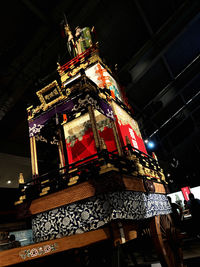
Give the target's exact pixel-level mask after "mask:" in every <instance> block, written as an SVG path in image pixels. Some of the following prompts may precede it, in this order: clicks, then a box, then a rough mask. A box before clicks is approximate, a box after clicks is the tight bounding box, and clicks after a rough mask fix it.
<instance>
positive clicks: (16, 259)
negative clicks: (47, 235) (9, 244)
mask: <svg viewBox="0 0 200 267" xmlns="http://www.w3.org/2000/svg"><path fill="white" fill-rule="evenodd" d="M109 238H110V231H109V229H108V228H103V229H98V230H95V231H91V232H87V233H83V234H77V235H72V236H66V237H63V238H58V239H55V240H49V241H45V242H40V243H37V244H33V245H29V246H24V247H19V248H13V249H9V250H5V251H0V266H1V267H3V266H10V265H13V264H17V263H22V262H24V261H30V260H33V259H37V258H41V257H45V256H49V255H51V254H54V253H58V252H62V251H66V250H69V249H73V248H81V247H85V246H89V245H91V244H94V243H96V242H100V241H103V240H107V239H109Z"/></svg>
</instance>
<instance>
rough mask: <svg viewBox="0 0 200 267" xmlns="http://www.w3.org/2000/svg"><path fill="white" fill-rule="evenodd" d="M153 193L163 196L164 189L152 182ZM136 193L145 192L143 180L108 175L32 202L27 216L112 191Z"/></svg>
mask: <svg viewBox="0 0 200 267" xmlns="http://www.w3.org/2000/svg"><path fill="white" fill-rule="evenodd" d="M153 184H154V188H155V193H160V194H165V193H166V192H165V187H164V185H163V184H161V183H156V182H154V183H153ZM121 190H129V191H137V192H146V189H145V186H144V183H143V180H142V179H140V178H136V177H131V176H127V175H123V176H121V175H119V174H118V175H116V174H115V176H114V177H113V175H110V177H108V176H106V177H101V178H100V179H97V180H91V181H87V182H83V183H81V184H78V185H74V186H72V187H69V188H66V189H64V190H61V191H59V192H56V193H52V194H49V195H47V196H43V197H41V198H38V199H36V200H33V201H32V203H31V205H30V207H29V214H30V215H34V214H38V213H41V212H45V211H47V210H51V209H55V208H58V207H61V206H64V205H67V204H70V203H73V202H76V201H80V200H83V199H87V198H89V197H93V196H95V195H97V194H101V193H106V192H112V191H121Z"/></svg>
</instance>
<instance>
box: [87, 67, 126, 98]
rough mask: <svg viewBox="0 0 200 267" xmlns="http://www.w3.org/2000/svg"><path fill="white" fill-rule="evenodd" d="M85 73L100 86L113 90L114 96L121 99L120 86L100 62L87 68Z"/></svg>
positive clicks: (112, 94)
mask: <svg viewBox="0 0 200 267" xmlns="http://www.w3.org/2000/svg"><path fill="white" fill-rule="evenodd" d="M85 74H86V75H87V77H88V78H89V79H90V80H92V81H93V82H94V83H95V84H96V85H97V86H98V87H99V88H102V89H103V88H107V89H110V91H111V96H112V97H113V98H116V97H117V98H118V99H120V100H121V101H122V99H121V94H120V90H119V86H118V84H117V83H116V81H115V79H114V78H113V77H112V76H111V75H110V73H109V72H108V71H107V70H106V69H105V68H104V67H103V66H102V65H101V64H100V63H97V64H95V65H94V66H92V67H90V68H88V69H86V71H85Z"/></svg>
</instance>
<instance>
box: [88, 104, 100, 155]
mask: <svg viewBox="0 0 200 267" xmlns="http://www.w3.org/2000/svg"><path fill="white" fill-rule="evenodd" d="M88 113H89V117H90V121H91V126H92V131H93V134H94V141H95V145H96V148H97V152H99V151H100V150H101V140H100V136H99V132H98V129H97V124H96V119H95V115H94V109H93V107H92V106H88Z"/></svg>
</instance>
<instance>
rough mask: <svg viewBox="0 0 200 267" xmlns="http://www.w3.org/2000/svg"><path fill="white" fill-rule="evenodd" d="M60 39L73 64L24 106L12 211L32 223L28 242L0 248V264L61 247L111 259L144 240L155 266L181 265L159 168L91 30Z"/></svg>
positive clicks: (61, 67) (61, 68)
mask: <svg viewBox="0 0 200 267" xmlns="http://www.w3.org/2000/svg"><path fill="white" fill-rule="evenodd" d="M65 33H66V36H67V38H68V42H67V47H68V50H69V52H70V55H71V57H72V59H71V60H70V61H69V62H67V63H66V64H64V65H61V64H59V63H58V64H57V66H58V68H57V70H58V73H59V77H60V79H59V80H54V81H52V82H51V83H50V84H48V85H46V86H45V87H44V88H42V89H40V90H38V91H37V92H36V95H37V97H38V105H37V106H30V107H28V109H27V113H28V125H29V137H30V148H31V164H32V179H31V180H30V181H28V182H24V180H23V177H21V178H20V180H19V199H18V200H17V201H16V203H15V205H16V208H17V210H18V212H19V215H20V216H21V217H24V218H29V219H30V218H31V224H32V232H33V239H34V243H33V244H31V245H28V246H25V247H18V248H13V249H9V250H5V251H1V252H0V261H1V266H9V265H12V264H16V263H23V262H25V261H31V260H34V259H37V258H40V257H44V256H45V257H47V256H49V255H52V254H55V253H59V252H62V251H69V250H70V251H73V250H74V251H76V253H74V257H80V255H79V254H78V253H77V251H78V250H79V249H82V248H87V251H90V247H92V246H94V244H102V242H104V243H103V244H104V246H107V247H109V249H108V255H109V253H110V257H114V256H111V255H115V253H114V254H113V251H115V252H116V251H117V252H116V253H117V256H116V257H118V258H119V255H120V254H119V250H120V248H123V246H125V245H126V247H131V244H132V241H133V240H135V239H137V238H139V237H141V236H144V235H147V236H148V237H149V238H150V239H151V240H152V242H153V243H154V245H155V249H156V251H157V253H158V256H159V259H160V262H161V263H162V266H168V267H175V266H176V267H178V266H183V263H182V255H181V249H180V247H179V244H178V241H177V235H176V231H175V228H174V226H173V223H172V220H171V217H170V212H171V208H170V205H169V202H168V200H167V197H166V193H167V192H168V191H167V190H168V189H167V182H166V180H165V176H164V173H163V170H162V168H161V167H160V165H159V162H158V160H157V158H156V156H155V154H153V155H149V154H148V153H147V151H146V148H145V145H144V142H143V139H142V136H141V133H140V130H139V127H138V124H137V121H136V120H135V119H134V117H133V115H132V111H131V108H130V106H129V104H128V101H127V98H126V97H125V94H124V92H122V90H121V88H120V85H119V83H118V79H117V78H116V76H115V74H114V73H113V72H112V71H111V70H110V68H109V67H108V66H107V65H106V64H105V63H104V61H103V60H102V59H101V57H100V54H99V48H98V43H97V42H96V41H95V40H94V37H93V29H92V30H91V29H90V28H89V27H85V28H83V29H81V28H80V27H77V28H76V29H75V34H72V31H71V30H70V27H69V25H68V24H67V23H65ZM50 147H53V150H52V149H50ZM40 149H42V150H43V151H45V152H46V154H45V155H46V156H45V158H44V159H43V160H41V159H39V157H38V155H39V154H40V151H39V150H40ZM52 151H53V152H52ZM52 158H53V160H51V159H52ZM40 168H41V169H42V170H43V173H41V171H40ZM44 170H45V171H44ZM106 244H109V245H106ZM92 253H93V254H95V252H94V249H93V250H92ZM96 255H97V254H96ZM108 255H107V260H108V258H109V256H108ZM90 257H91V255H90V252H88V258H89V259H90ZM102 257H103V255H102ZM105 262H106V259H105ZM74 266H75V265H74ZM77 266H81V265H77ZM84 266H86V265H84ZM102 266H104V265H102ZM105 266H109V265H105ZM113 266H119V261H116V263H115V264H114V265H113ZM123 266H125V265H123Z"/></svg>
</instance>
